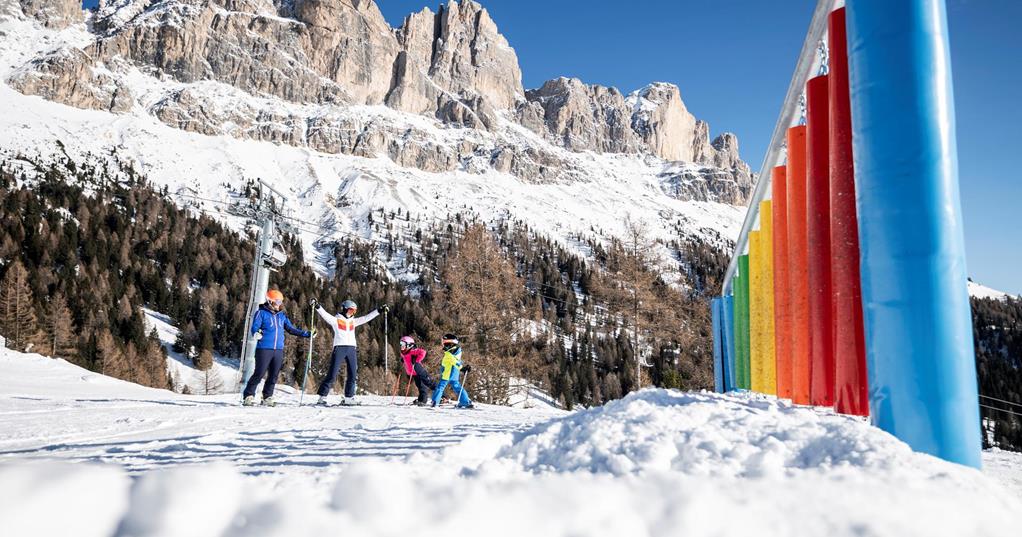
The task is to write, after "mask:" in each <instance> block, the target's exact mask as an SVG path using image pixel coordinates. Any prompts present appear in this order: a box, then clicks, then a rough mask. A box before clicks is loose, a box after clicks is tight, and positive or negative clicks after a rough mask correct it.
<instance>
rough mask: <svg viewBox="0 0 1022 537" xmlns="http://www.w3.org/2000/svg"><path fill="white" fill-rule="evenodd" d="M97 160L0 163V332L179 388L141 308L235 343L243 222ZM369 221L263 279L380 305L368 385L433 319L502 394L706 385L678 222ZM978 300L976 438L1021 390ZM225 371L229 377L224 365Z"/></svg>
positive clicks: (1003, 428)
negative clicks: (657, 258) (653, 230)
mask: <svg viewBox="0 0 1022 537" xmlns="http://www.w3.org/2000/svg"><path fill="white" fill-rule="evenodd" d="M109 166H110V165H109V164H91V163H81V162H73V161H71V160H70V159H68V158H57V159H49V160H47V161H43V160H41V159H33V158H29V157H25V156H17V157H9V158H6V159H4V160H2V161H0V222H2V228H0V335H3V336H4V337H5V338H6V343H7V346H8V347H10V348H15V349H18V350H29V351H32V352H40V353H42V354H47V355H51V356H59V357H62V358H66V359H67V360H69V361H71V362H73V363H76V364H78V365H80V366H82V367H85V368H88V369H90V370H93V371H97V372H101V373H103V374H106V375H111V376H115V377H118V378H122V379H126V380H130V381H132V382H137V383H139V384H144V385H147V386H154V387H159V388H167V389H176V390H179V391H180V389H181V386H178V385H176V384H177V383H176V381H175V379H174V378H171V377H170V376H169V375H168V373H167V367H166V360H167V355H166V350H165V349H164V348H163V346H162V345H161V344H160V341H159V339H158V337H157V335H156V333H155V332H154V331H151V330H147V329H146V322H145V318H144V312H143V311H144V310H143V308H148V309H149V310H152V311H156V312H160V313H162V314H164V315H167V316H168V317H169V318H170V319H171V320H172V322H173V323H174V324H175V325H176V326H177V327H178V328H179V329H180V332H179V335H178V339H177V341H175V342H174V345H173V346H174V349H175V350H176V351H178V352H181V353H183V354H185V355H186V356H188V357H190V358H191V359H192V360H193V363H194V365H195V367H197V368H198V369H200V370H208V369H209V368H210V366H211V364H212V360H213V358H212V357H213V355H214V354H215V355H217V356H220V357H224V358H226V359H233V358H236V357H237V356H238V354H239V352H240V346H241V341H242V335H243V331H244V330H245V329H246V327H247V323H248V319H247V318H246V300H247V295H248V292H249V284H250V282H249V278H250V271H251V261H252V256H253V253H254V249H253V248H254V246H253V245H254V240H255V234H254V228H253V229H252V230H249V231H246V232H245V233H239V232H237V231H234V230H231V229H228V228H227V227H225V226H224V225H223V224H222V223H221V222H220V221H218V220H217V219H214V218H212V217H210V216H208V215H205V214H203V213H201V212H199V211H197V210H194V209H193V208H190V207H188V206H187V205H184V206H182V205H180V204H176V203H174V202H173V201H172V199H173V196H172V195H171V194H170V193H169V192H167V191H165V190H160V189H157V188H154V187H152V186H151V185H150V184H149V182H148V181H147V179H146V178H145V177H143V176H141V175H140V174H138V173H137V172H136V171H135V170H134V169H132V168H131V167H130V166H118V167H117V168H116V169H111V168H110V167H109ZM253 184H254V183H253ZM225 188H226V187H225ZM255 188H256V187H254V186H251V185H250V186H249V187H247V188H246V189H245V191H244V192H238V193H237V194H238V195H239V196H253V195H255ZM179 201H180V200H179ZM365 224H366V225H368V226H371V227H372V229H373V230H374V232H375V233H374V236H375V237H379V238H378V239H377V240H375V241H373V242H368V241H366V240H364V239H361V238H355V237H352V236H349V235H340V234H338V235H337V236H341V237H343V238H339V239H338V238H334V239H326V238H321V239H320V240H319V242H317V243H316V244H317V250H318V251H319V252H320V253H321V254H322V253H323V252H326V259H325V262H324V265H325V266H327V268H328V269H329V274H330V276H329V277H328V278H327V279H324V278H322V277H321V276H319V275H317V274H316V273H314V272H313V271H312V269H310V268H309V267H308V266H307V265H305V263H304V261H303V260H304V259H305V252H303V251H302V246H301V244H300V242H299V241H298V240H297V238H295V237H294V236H285V238H284V240H283V241H282V246H283V248H284V249H285V250H286V253H287V259H288V260H287V262H286V263H285V264H284V265H283V266H282V267H280V268H279V269H278V270H277V271H276V272H275V273H274V274H273V276H272V277H271V287H273V288H279V289H280V290H281V291H282V292H283V293H284V296H285V297H286V304H285V305H286V307H287V311H288V314H289V316H290V317H291V318H292V321H293V322H294V323H295V324H296V325H297V326H299V327H300V328H306V327H308V326H309V324H310V319H309V314H310V312H309V307H308V304H309V302H310V300H311V299H313V298H317V299H318V300H319V301H320V302H321V303H323V304H324V306H325V307H326V308H327V309H328V310H331V309H333V308H335V307H336V306H338V305H339V304H340V303H341V302H342V301H343V300H345V299H348V298H352V299H354V300H355V301H356V302H358V303H359V304H360V306H361V311H362V312H363V313H366V312H368V311H370V310H371V309H372V308H374V307H376V306H378V305H381V304H385V303H386V304H389V305H390V306H391V312H390V314H389V317H388V325H389V333H388V335H389V339H388V341H389V343H390V344H391V345H392V347H390V349H389V351H388V352H389V356H390V358H391V359H390V361H389V362H388V366H389V371H386V370H385V368H384V358H383V354H384V353H383V345H384V327H383V324H381V323H379V322H373V323H370V324H368V325H366V326H365V327H364V329H363V330H362V331H360V332H359V347H360V362H361V363H362V364H363V365H362V367H363V368H364V369H363V372H362V373H361V374H360V377H361V378H362V379H363V380H362V381H361V382H360V386H362V387H364V388H365V389H367V390H370V391H374V392H375V393H387V392H389V391H390V390H391V389H392V386H394V385H395V381H396V379H397V376H396V375H397V374H398V371H399V369H398V365H397V362H398V360H397V359H395V358H396V346H393V345H394V344H395V343H396V341H397V339H398V338H399V337H400V336H401V335H404V334H413V335H415V336H416V337H417V338H418V339H419V340H420V341H422V342H423V346H424V347H425V348H427V349H430V350H431V352H432V349H433V348H434V347H435V345H433V344H432V343H436V342H438V341H439V339H440V336H441V334H443V333H445V332H454V333H457V334H459V335H460V336H461V337H462V341H463V342H464V345H465V350H466V353H467V356H468V358H467V361H468V362H469V363H472V364H473V371H478V373H474V374H473V375H474V376H473V379H472V380H470V381H469V382H470V384H471V386H470V390H472V391H473V393H479V394H480V397H481V400H482V401H484V402H491V403H497V404H507V403H510V402H512V400H513V399H514V398H515V396H516V394H515V392H514V390H513V389H512V387H513V386H515V385H516V383H518V384H522V383H531V384H533V385H536V386H538V387H540V388H542V389H544V390H546V391H548V392H549V393H550V394H551V395H553V396H554V397H556V398H557V399H559V400H560V401H561V402H562V403H563V404H564V405H565V406H566V407H568V408H571V407H574V406H577V405H582V406H591V405H598V404H601V403H603V402H606V401H609V400H612V399H615V398H619V397H621V396H623V395H624V394H627V393H628V392H630V391H632V390H634V389H636V388H638V387H640V386H651V385H653V386H659V387H669V388H680V389H701V388H707V389H708V388H712V383H713V372H712V367H713V366H712V356H711V352H710V349H711V327H710V316H709V308H708V301H709V298H710V297H711V296H712V295H713V294H714V293H715V292H716V290H717V289H718V288H719V281H720V278H721V277H722V274H723V272H724V268H725V266H726V264H727V256H726V254H724V253H723V252H722V251H721V250H720V249H719V248H718V247H715V246H712V245H709V244H706V243H703V242H700V241H698V240H695V239H691V238H686V239H681V238H679V239H678V240H676V241H672V242H670V243H663V242H661V243H659V244H658V243H655V242H654V241H652V240H650V239H649V238H648V237H647V234H646V232H645V230H644V229H642V227H641V226H640V225H638V224H632V223H629V224H628V226H627V228H628V230H629V233H627V235H626V237H624V238H618V239H607V240H598V239H597V238H596V237H595V234H594V236H582V235H580V236H578V237H577V244H578V245H580V248H583V249H584V250H586V251H587V253H588V255H587V256H585V257H584V258H583V257H582V256H580V255H577V253H574V252H572V251H569V250H567V249H565V247H563V246H561V245H559V244H558V243H556V242H554V241H552V240H551V239H549V238H548V237H545V236H543V235H540V234H537V233H536V232H534V231H532V230H530V229H529V227H528V226H527V225H526V224H524V223H522V222H517V221H513V220H504V221H499V222H480V221H478V220H477V219H476V218H475V217H474V216H473V215H471V214H467V213H458V214H452V215H451V217H450V218H449V220H448V221H447V222H446V223H445V224H437V223H435V221H430V222H425V221H422V220H420V219H419V218H418V217H417V216H416V215H413V214H409V213H407V212H405V213H393V212H390V213H387V212H382V211H375V212H373V213H371V214H370V215H369V216H368V217H367V220H366V222H365ZM655 246H659V247H661V250H662V249H664V247H665V248H666V249H667V250H668V251H670V252H671V253H672V255H673V263H674V266H672V267H670V270H672V271H673V274H672V280H673V281H672V282H668V281H665V279H664V275H663V263H662V262H661V263H660V264H659V265H657V266H659V267H660V268H659V269H654V268H653V266H654V264H653V263H652V262H651V258H652V257H651V256H652V251H653V249H654V247H655ZM388 273H400V274H401V275H402V277H398V278H391V277H389V276H388ZM405 276H407V277H405ZM973 316H974V331H975V336H976V351H977V370H978V375H979V378H978V380H979V387H980V393H981V394H983V395H985V396H987V397H989V398H994V399H985V400H983V401H982V402H983V403H984V405H985V406H988V407H991V408H983V409H982V413H983V416H984V426H985V435H984V440H985V442H987V443H988V444H992V445H998V446H1001V447H1003V448H1006V449H1022V420H1020V419H1019V416H1018V411H1019V409H1020V408H1022V407H1017V406H1012V405H1011V404H1012V403H1014V404H1015V405H1022V301H1020V300H1012V299H1008V300H990V299H984V300H976V299H974V300H973ZM319 328H320V330H321V332H322V331H323V329H324V328H325V327H323V326H320V327H319ZM315 341H316V345H315V346H316V348H315V349H314V351H315V352H314V356H315V358H314V360H313V366H312V368H311V371H310V379H309V383H308V384H309V385H310V386H315V385H316V384H317V382H316V380H317V379H319V378H321V377H322V376H323V375H324V374H325V373H326V368H327V365H328V359H329V352H330V338H329V337H317V338H316V340H315ZM637 349H638V356H637V355H636V354H637V352H636V350H637ZM305 351H306V346H305V342H304V340H302V341H299V340H295V341H294V342H292V343H291V344H288V345H287V346H286V359H285V360H286V362H285V367H284V371H283V373H282V378H281V379H280V381H281V382H282V383H285V384H290V385H292V386H300V385H301V383H302V380H303V379H302V374H303V370H304V356H305ZM436 359H437V358H435V357H434V358H433V360H434V365H435V363H436V362H435V360H436ZM428 361H429V360H427V363H428ZM222 380H223V381H224V382H223V384H224V388H225V389H228V390H232V389H234V387H235V383H236V380H237V379H222ZM997 400H1000V402H999V401H997ZM1013 412H1014V413H1013Z"/></svg>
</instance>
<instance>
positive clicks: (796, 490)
mask: <svg viewBox="0 0 1022 537" xmlns="http://www.w3.org/2000/svg"><path fill="white" fill-rule="evenodd" d="M0 370H2V371H4V382H3V383H2V384H0V429H2V430H4V431H5V434H4V435H3V436H2V437H0V483H3V484H4V486H3V487H0V520H3V521H4V523H5V529H6V530H7V531H5V533H7V532H10V534H11V535H22V534H38V535H50V534H53V535H57V534H71V533H73V534H75V535H81V536H88V535H112V534H117V535H139V536H141V535H182V536H190V537H196V536H203V535H210V536H213V535H227V536H246V537H251V536H270V535H274V536H276V535H280V536H294V535H309V534H332V533H337V532H342V533H344V534H348V535H406V534H409V533H416V534H421V535H451V534H452V533H467V532H472V533H485V534H487V535H544V536H557V535H587V536H600V535H614V536H620V535H629V536H633V535H635V536H643V535H749V534H752V533H755V534H756V535H793V534H796V533H799V534H805V535H837V536H841V535H892V536H893V535H899V536H902V535H928V536H932V535H1014V534H1015V533H1014V532H1016V531H1017V527H1018V526H1017V525H1018V523H1019V522H1022V456H1019V455H1018V454H1011V453H1006V452H999V451H995V452H988V453H986V454H985V459H986V461H987V467H986V470H985V472H986V473H987V474H988V475H984V473H981V472H979V471H976V470H972V469H969V468H964V467H960V466H957V465H953V464H950V463H946V462H943V461H941V460H938V459H936V458H933V457H930V456H927V455H922V454H918V453H913V452H912V451H911V450H909V449H908V447H907V446H906V445H905V444H903V443H901V442H899V441H898V440H897V439H895V438H893V437H891V436H890V435H887V434H886V433H883V432H882V431H879V430H877V429H875V428H873V427H871V426H869V425H867V424H866V423H865V422H863V421H862V420H859V419H856V418H851V417H846V416H838V415H835V414H833V413H831V412H828V411H822V410H816V409H810V408H803V407H795V406H792V405H790V404H788V403H785V402H778V401H776V400H772V399H770V398H767V397H763V396H756V395H717V394H709V393H680V392H676V391H666V390H644V391H642V392H639V393H637V394H632V395H630V396H628V397H626V398H625V399H622V400H618V401H614V402H611V403H609V404H607V405H605V406H603V407H600V408H594V409H590V410H584V411H579V412H575V413H564V412H561V411H556V410H550V409H542V410H540V409H530V410H517V409H507V408H497V407H488V406H484V407H483V409H482V410H480V411H459V410H454V409H442V410H429V409H421V408H415V407H409V406H404V405H402V406H397V405H393V406H392V405H391V404H390V400H389V398H386V397H378V398H373V397H369V398H365V399H366V402H367V404H366V406H363V407H358V408H325V409H324V408H317V407H311V406H306V407H301V408H299V407H296V406H293V405H294V404H295V403H296V398H295V397H294V396H292V395H284V396H282V399H283V401H284V405H286V406H281V407H278V408H274V409H267V408H258V407H257V408H242V407H240V406H238V404H237V395H236V394H232V395H223V396H210V397H201V396H181V395H177V394H173V393H171V392H167V391H164V390H155V389H150V388H144V387H140V386H136V385H133V384H130V383H127V382H123V381H119V380H116V379H111V378H108V377H104V376H102V375H98V374H95V373H91V372H88V371H86V370H83V369H81V368H78V367H76V366H73V365H71V364H68V363H67V362H64V361H61V360H52V359H49V358H44V357H41V356H37V355H25V354H20V353H16V352H12V351H6V350H4V351H0ZM399 399H401V398H399ZM308 402H309V401H307V403H308ZM115 528H119V529H118V530H116V531H115V530H114V529H115Z"/></svg>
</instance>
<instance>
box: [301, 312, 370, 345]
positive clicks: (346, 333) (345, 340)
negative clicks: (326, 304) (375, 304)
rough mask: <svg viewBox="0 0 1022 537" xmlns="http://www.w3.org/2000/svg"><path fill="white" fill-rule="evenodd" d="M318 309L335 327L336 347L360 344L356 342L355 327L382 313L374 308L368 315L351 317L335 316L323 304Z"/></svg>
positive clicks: (321, 315)
mask: <svg viewBox="0 0 1022 537" xmlns="http://www.w3.org/2000/svg"><path fill="white" fill-rule="evenodd" d="M316 311H317V313H319V316H320V317H322V318H323V320H324V321H326V322H327V323H329V324H330V326H331V327H333V329H334V347H357V346H358V345H357V344H356V343H355V327H356V326H362V325H363V324H366V323H368V322H369V321H371V320H373V319H375V318H376V317H377V316H378V315H379V314H380V312H379V310H373V311H372V313H369V314H367V315H363V316H361V317H352V318H350V319H349V318H347V317H343V316H340V317H334V316H333V315H330V313H328V312H327V311H326V310H325V309H323V306H320V307H319V309H318V310H316Z"/></svg>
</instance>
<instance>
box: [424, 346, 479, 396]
mask: <svg viewBox="0 0 1022 537" xmlns="http://www.w3.org/2000/svg"><path fill="white" fill-rule="evenodd" d="M443 346H444V357H443V359H442V360H441V361H440V382H439V383H437V386H436V389H435V390H433V404H432V406H433V407H436V406H437V405H439V404H440V398H441V397H443V396H444V390H446V389H447V385H448V384H450V386H451V389H453V390H454V392H455V393H457V394H458V408H474V406H473V405H472V401H471V400H470V399H469V398H468V392H467V391H465V387H464V386H462V385H461V382H460V378H461V370H462V365H461V345H460V344H459V342H458V336H455V335H454V334H446V335H444V340H443ZM464 369H465V372H466V373H468V366H465V368H464Z"/></svg>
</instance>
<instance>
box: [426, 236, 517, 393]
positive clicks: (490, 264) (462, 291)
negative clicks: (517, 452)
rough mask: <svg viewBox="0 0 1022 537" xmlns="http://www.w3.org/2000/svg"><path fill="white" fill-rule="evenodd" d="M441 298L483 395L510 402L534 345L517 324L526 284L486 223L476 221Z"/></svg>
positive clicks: (445, 276)
mask: <svg viewBox="0 0 1022 537" xmlns="http://www.w3.org/2000/svg"><path fill="white" fill-rule="evenodd" d="M441 279H442V283H443V289H442V290H441V292H440V293H439V295H440V302H441V303H442V304H443V306H442V308H443V310H444V312H445V313H446V315H448V316H449V317H450V318H451V321H452V323H453V325H452V326H451V329H450V331H451V332H454V333H456V334H458V335H459V336H460V338H461V340H462V344H463V348H464V350H465V353H466V354H465V356H466V360H467V361H468V362H471V363H472V365H473V372H475V373H476V375H475V381H474V386H478V387H479V388H480V389H481V390H480V391H479V398H480V399H482V400H483V401H487V402H490V403H498V404H501V403H506V402H507V398H508V396H509V381H510V378H511V375H512V374H515V373H517V371H518V369H519V368H520V365H521V363H520V362H522V361H523V359H524V358H525V353H526V352H527V348H528V345H526V344H525V343H524V342H523V341H522V340H523V337H524V336H523V335H521V334H519V333H518V332H519V330H518V327H517V325H518V324H519V319H520V318H521V316H522V315H521V310H522V308H523V304H524V289H525V287H524V283H523V281H522V279H521V278H520V277H519V276H518V274H517V272H516V271H515V267H514V265H513V264H512V263H511V261H509V260H508V259H507V257H506V256H505V255H504V252H503V251H502V250H501V248H500V246H499V245H498V244H497V242H496V241H495V240H494V239H493V237H492V236H491V235H490V233H489V231H488V230H487V229H486V226H484V225H483V224H478V223H476V224H471V225H469V226H468V227H467V229H465V232H464V235H462V237H461V239H460V240H459V241H458V244H457V248H456V250H455V251H454V254H453V255H452V256H450V257H449V258H447V261H446V263H445V264H444V266H443V268H442V270H441Z"/></svg>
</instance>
